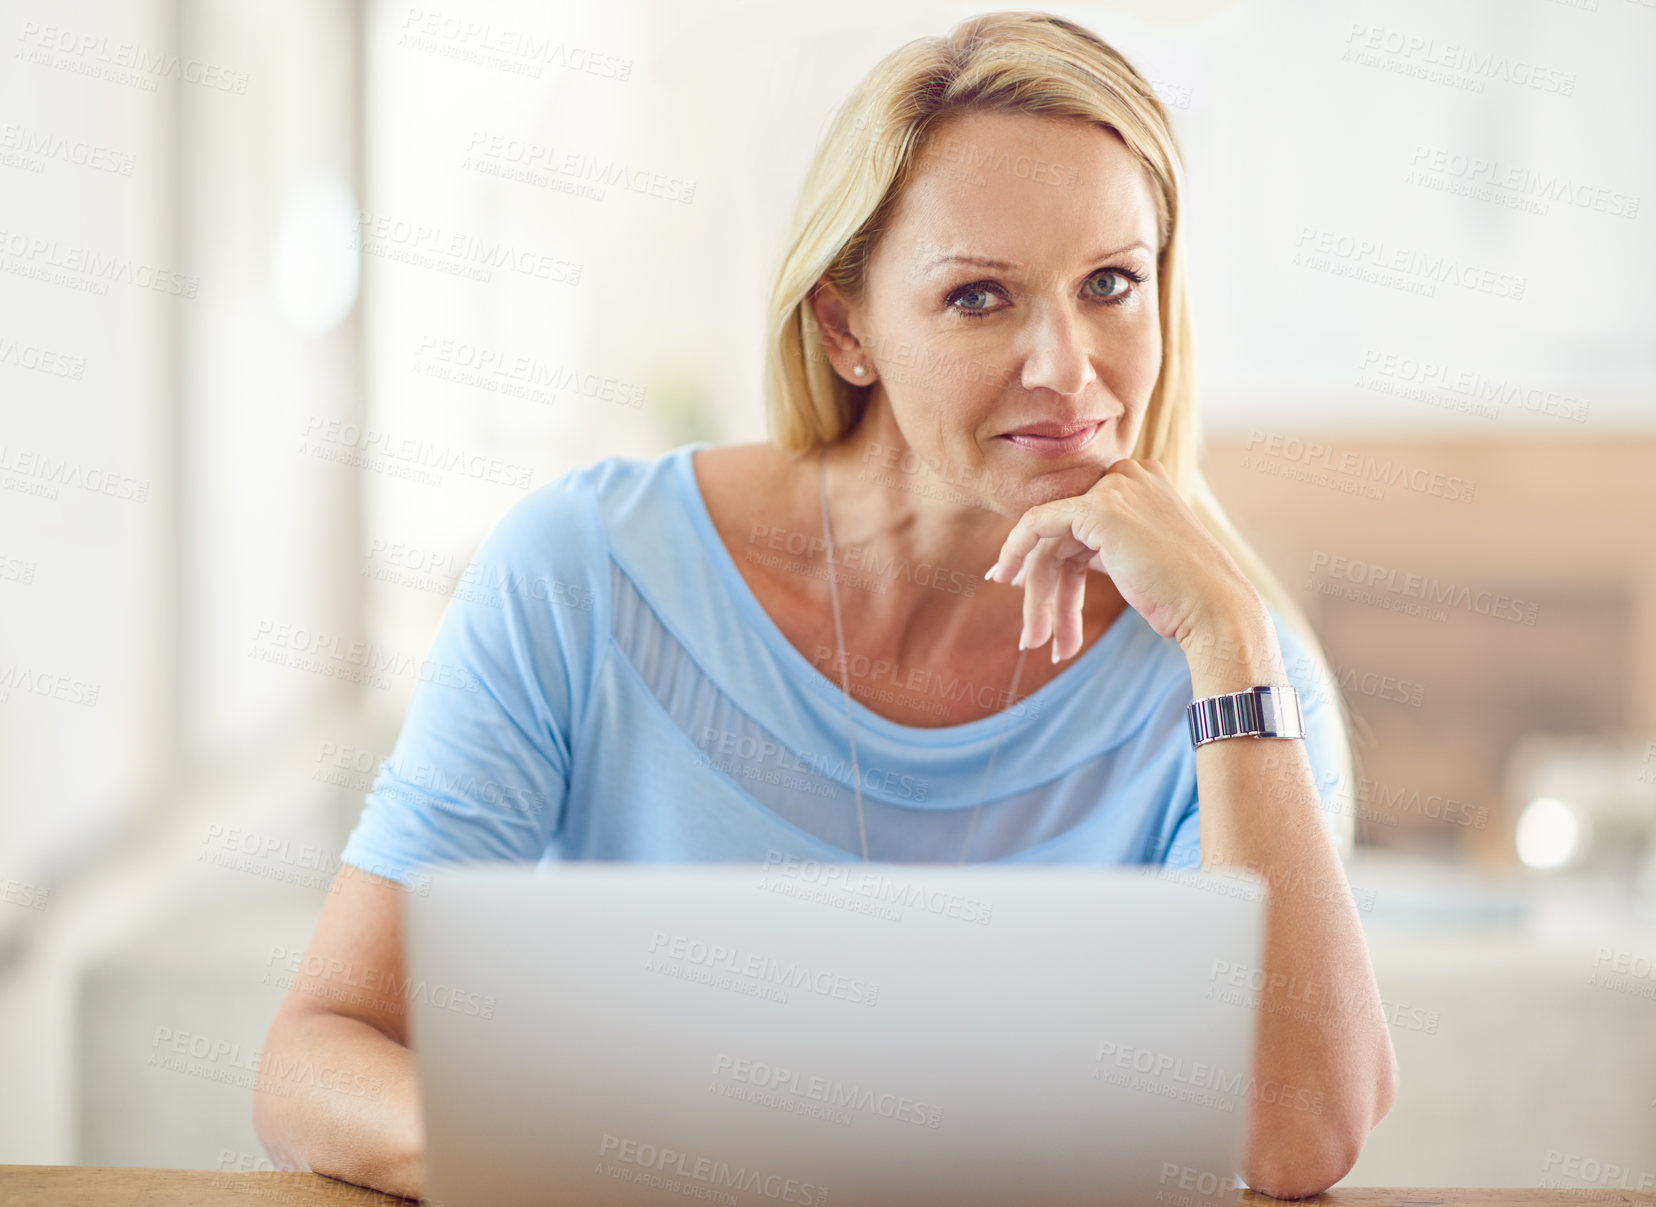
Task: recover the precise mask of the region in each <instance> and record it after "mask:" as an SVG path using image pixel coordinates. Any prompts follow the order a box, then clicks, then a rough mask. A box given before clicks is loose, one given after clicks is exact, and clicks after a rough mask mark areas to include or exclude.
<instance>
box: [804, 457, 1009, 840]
mask: <svg viewBox="0 0 1656 1207" xmlns="http://www.w3.org/2000/svg"><path fill="white" fill-rule="evenodd" d="M820 477H821V495H822V543H823V545H824V546H825V552H826V554H827V557H828V598H829V599H830V600H831V601H832V603H833V605H834V641H835V642H836V643H837V644H838V646H839V672H840V691H841V692H842V693H843V694H844V696H845V734H846V738H847V740H848V741H849V743H850V746H851V786H852V789H853V790H854V791H855V792H856V794H857V837H858V839H859V841H860V842H861V843H862V857H863V862H864V863H867V862H869V859H868V823H867V820H866V818H865V817H864V816H863V799H862V772H861V770H860V769H859V768H858V766H857V727H856V724H855V723H854V722H853V721H852V719H851V680H850V660H849V659H847V658H846V656H845V626H844V623H843V622H842V621H841V619H840V602H839V584H838V582H837V581H836V579H835V576H834V532H833V528H832V526H831V525H830V524H829V523H828V446H827V445H823V446H822V473H821V475H820ZM1028 652H1029V651H1028V650H1019V651H1018V662H1017V665H1016V666H1014V667H1013V668H1012V686H1011V687H1010V688H1008V689H1007V708H1006V709H1004V710H1003V712H1002V718H1001V725H1000V728H999V729H998V730H997V731H996V732H995V744H994V745H993V746H992V747H990V749H989V765H988V766H987V767H985V768H984V769H983V784H982V786H981V788H980V789H979V791H978V799H977V804H975V805H973V806H972V820H971V822H970V823H969V824H968V825H967V827H966V841H965V842H963V843H962V844H961V847H960V859H959V862H960V863H965V862H966V852H967V851H969V850H970V849H971V846H972V835H973V834H975V833H976V832H977V823H978V815H979V813H980V812H981V811H982V809H983V800H984V797H986V796H987V795H988V794H989V777H990V776H991V775H993V774H994V770H995V756H996V755H998V754H999V753H1000V744H1001V737H1002V735H1004V734H1005V732H1006V726H1007V723H1008V722H1009V721H1010V720H1011V716H1012V709H1011V705H1012V703H1014V702H1015V701H1016V700H1017V698H1018V679H1019V678H1020V677H1021V676H1022V675H1023V664H1024V655H1025V654H1027V653H1028Z"/></svg>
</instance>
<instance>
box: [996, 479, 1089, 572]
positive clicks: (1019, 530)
mask: <svg viewBox="0 0 1656 1207" xmlns="http://www.w3.org/2000/svg"><path fill="white" fill-rule="evenodd" d="M1075 507H1076V500H1075V499H1059V500H1057V501H1055V502H1052V503H1044V504H1041V505H1040V506H1038V507H1032V508H1030V509H1029V510H1028V511H1026V512H1024V514H1023V516H1022V518H1020V519H1019V520H1018V522H1017V523H1016V524H1015V525H1014V526H1013V528H1012V531H1011V532H1009V533H1007V534H1006V540H1005V541H1004V542H1002V544H1001V551H1000V557H999V558H997V559H996V560H995V564H994V565H993V566H991V567H989V572H988V573H987V574H985V575H984V576H983V577H984V578H986V579H988V580H989V581H990V582H996V583H1010V582H1011V581H1012V580H1013V579H1014V578H1015V577H1016V576H1017V574H1018V572H1019V571H1020V570H1021V569H1022V568H1023V564H1024V562H1025V561H1026V560H1028V558H1029V555H1030V553H1031V552H1032V551H1033V550H1034V549H1035V548H1036V547H1037V546H1039V545H1040V544H1041V542H1042V541H1044V540H1047V539H1048V538H1058V539H1059V540H1061V541H1062V542H1063V543H1064V544H1066V545H1071V546H1074V547H1076V548H1080V547H1082V546H1081V542H1080V541H1078V540H1076V539H1075V535H1074V534H1073V533H1072V532H1071V531H1070V524H1071V523H1072V522H1073V521H1074V519H1075ZM1062 552H1063V553H1064V554H1065V555H1066V556H1067V555H1068V553H1069V552H1070V550H1069V549H1064V550H1062Z"/></svg>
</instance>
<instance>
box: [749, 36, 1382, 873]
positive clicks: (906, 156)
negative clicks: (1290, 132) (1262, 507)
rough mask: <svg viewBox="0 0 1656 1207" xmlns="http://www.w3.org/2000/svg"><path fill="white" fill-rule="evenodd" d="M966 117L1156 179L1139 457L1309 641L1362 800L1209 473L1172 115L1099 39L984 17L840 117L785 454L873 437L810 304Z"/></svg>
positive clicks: (905, 51)
mask: <svg viewBox="0 0 1656 1207" xmlns="http://www.w3.org/2000/svg"><path fill="white" fill-rule="evenodd" d="M966 112H1014V113H1026V114H1036V115H1041V116H1049V117H1054V118H1081V119H1084V120H1089V121H1092V122H1095V123H1098V124H1100V125H1103V126H1107V127H1109V128H1110V129H1112V130H1114V131H1115V132H1116V134H1118V135H1119V136H1120V138H1121V139H1122V141H1123V142H1124V143H1125V144H1126V145H1127V148H1128V149H1129V150H1130V151H1132V153H1133V154H1134V156H1135V157H1136V158H1137V159H1138V160H1139V162H1140V163H1142V164H1143V165H1144V167H1145V168H1146V169H1147V171H1148V173H1149V175H1150V180H1151V183H1152V186H1153V192H1154V193H1155V196H1156V209H1157V218H1158V221H1159V225H1160V228H1161V229H1160V235H1161V248H1160V251H1159V253H1158V274H1157V275H1158V277H1159V280H1160V282H1161V291H1160V319H1161V331H1162V348H1163V352H1162V364H1161V375H1160V377H1159V378H1158V379H1157V381H1156V385H1155V388H1154V389H1153V390H1152V391H1151V394H1150V400H1149V403H1148V405H1147V406H1146V408H1145V412H1144V420H1143V423H1142V425H1141V426H1140V430H1139V435H1138V441H1137V444H1136V446H1135V448H1134V450H1133V456H1134V457H1135V458H1143V457H1154V458H1156V459H1157V460H1159V461H1161V462H1162V464H1163V465H1165V466H1166V467H1167V472H1168V474H1169V476H1170V477H1171V478H1172V479H1173V481H1174V483H1175V484H1176V485H1177V486H1178V489H1179V491H1180V493H1181V494H1182V495H1183V497H1184V499H1185V501H1186V502H1187V503H1188V504H1189V505H1190V508H1191V510H1192V511H1194V512H1195V514H1196V515H1197V516H1198V517H1200V519H1201V520H1202V522H1203V523H1204V524H1206V525H1207V527H1208V530H1209V531H1210V532H1212V534H1213V535H1214V537H1215V538H1216V539H1217V540H1218V541H1219V542H1220V543H1221V544H1222V545H1223V546H1224V547H1225V548H1226V549H1227V550H1228V551H1229V552H1230V554H1231V556H1232V557H1233V558H1235V559H1236V563H1237V565H1238V566H1240V567H1241V569H1242V571H1243V572H1244V573H1245V574H1246V575H1247V576H1248V578H1249V580H1250V581H1251V582H1252V583H1253V585H1254V587H1255V589H1256V590H1257V591H1258V592H1259V594H1260V596H1261V597H1262V598H1263V599H1264V600H1265V602H1266V603H1267V604H1269V605H1270V606H1271V607H1273V608H1274V609H1276V611H1277V613H1278V615H1279V616H1281V617H1282V619H1283V620H1284V621H1285V622H1286V623H1287V624H1289V625H1290V626H1292V627H1293V628H1294V630H1295V631H1296V633H1297V634H1298V635H1299V636H1300V637H1302V638H1303V639H1304V641H1305V642H1306V645H1307V648H1308V650H1309V651H1310V653H1311V656H1312V661H1313V666H1312V667H1311V668H1310V669H1311V671H1312V673H1313V677H1314V678H1315V679H1316V681H1317V683H1318V689H1319V691H1322V692H1326V693H1327V695H1328V696H1329V698H1330V700H1331V702H1332V703H1333V704H1334V706H1335V707H1336V709H1337V710H1338V713H1339V718H1340V731H1341V736H1342V737H1343V738H1344V741H1343V742H1341V743H1340V749H1339V750H1338V752H1337V755H1336V758H1337V763H1338V766H1337V768H1336V771H1337V773H1338V775H1339V777H1340V781H1339V782H1340V786H1341V788H1342V789H1346V790H1349V789H1348V787H1347V786H1349V785H1350V783H1351V740H1350V720H1349V713H1348V710H1347V708H1346V705H1345V701H1344V699H1343V698H1342V695H1341V692H1340V690H1339V684H1338V681H1337V680H1336V679H1335V678H1334V676H1333V674H1332V672H1331V670H1330V667H1329V664H1328V659H1327V656H1326V655H1325V654H1324V652H1323V649H1322V643H1321V642H1320V641H1318V639H1317V636H1316V633H1315V632H1314V631H1313V630H1312V628H1311V624H1310V621H1309V620H1308V619H1307V618H1306V616H1305V614H1304V612H1303V611H1302V610H1301V609H1300V607H1299V606H1298V604H1296V603H1295V602H1294V600H1293V598H1292V597H1291V596H1290V595H1289V594H1288V592H1287V591H1286V590H1285V589H1284V588H1283V586H1282V584H1281V582H1279V581H1278V579H1277V577H1276V575H1274V574H1273V573H1272V572H1271V570H1270V568H1269V567H1268V566H1266V564H1265V562H1264V560H1263V559H1261V558H1260V556H1259V555H1258V554H1257V553H1256V552H1255V551H1254V550H1253V548H1252V547H1251V546H1250V545H1249V544H1248V542H1247V541H1246V540H1244V539H1243V537H1242V535H1241V534H1240V533H1239V532H1237V530H1236V528H1235V526H1234V525H1233V524H1232V523H1231V521H1230V519H1229V517H1227V516H1226V515H1225V511H1224V508H1223V507H1221V506H1220V504H1219V501H1218V499H1217V498H1216V497H1215V496H1214V494H1213V492H1212V490H1211V489H1210V487H1209V486H1208V483H1207V480H1206V478H1205V477H1204V475H1203V474H1202V470H1201V465H1200V463H1199V461H1198V459H1197V455H1198V452H1199V450H1200V447H1201V424H1200V419H1199V415H1198V412H1197V407H1196V391H1195V381H1194V378H1193V375H1192V370H1193V367H1194V366H1193V359H1194V350H1193V346H1192V340H1191V313H1190V295H1189V293H1188V291H1187V287H1186V282H1185V264H1184V245H1183V241H1182V238H1181V236H1180V225H1179V213H1180V210H1179V202H1180V183H1181V179H1182V170H1181V163H1180V157H1179V152H1178V147H1177V145H1176V143H1175V142H1174V138H1173V130H1172V127H1171V125H1170V124H1169V122H1168V117H1167V111H1166V109H1165V108H1164V107H1163V106H1162V103H1161V101H1160V99H1158V98H1157V96H1156V94H1155V93H1154V92H1153V91H1152V90H1151V88H1150V85H1149V84H1148V83H1147V82H1146V81H1145V79H1144V77H1143V76H1141V75H1140V74H1139V73H1138V72H1137V71H1136V70H1135V69H1134V68H1133V66H1132V65H1131V64H1130V63H1128V61H1127V60H1126V59H1125V58H1123V57H1122V55H1121V54H1120V53H1119V52H1117V51H1116V50H1115V49H1114V48H1113V47H1111V46H1110V45H1108V44H1107V43H1106V42H1105V41H1104V40H1103V39H1102V38H1100V37H1099V36H1098V35H1097V34H1095V33H1093V32H1091V31H1090V30H1087V29H1085V28H1083V27H1081V26H1080V25H1077V24H1075V23H1073V22H1071V21H1068V20H1065V19H1064V18H1062V17H1057V16H1053V15H1051V14H1048V13H1040V12H996V13H985V14H982V15H980V16H976V17H971V18H969V19H967V20H964V21H962V22H960V23H959V24H958V25H956V26H955V27H954V29H952V30H951V31H950V32H949V33H948V35H947V36H945V37H928V38H918V39H916V40H914V41H912V42H909V43H907V44H906V45H904V46H901V47H899V48H898V49H897V50H895V51H893V52H892V53H891V54H889V55H887V56H886V58H884V59H883V60H881V62H880V63H879V64H877V65H876V66H875V67H874V69H873V70H872V71H870V72H869V73H868V75H867V77H865V78H864V80H863V81H862V83H861V84H860V85H858V87H857V88H856V89H855V90H854V91H853V92H852V93H851V95H850V96H849V97H848V98H846V100H845V101H844V103H843V104H841V106H840V107H839V108H838V109H837V110H836V111H835V113H834V114H833V116H832V118H831V119H830V121H829V125H828V128H827V130H826V131H825V132H824V135H823V138H822V141H821V143H820V144H819V145H818V147H817V151H816V155H815V158H814V160H813V161H812V163H811V167H810V170H809V172H808V174H807V176H806V179H805V183H804V186H803V188H802V189H801V192H800V197H799V202H798V205H797V208H796V209H795V212H794V217H793V222H792V225H791V228H790V231H789V235H788V238H787V240H786V242H785V244H784V247H785V251H784V254H783V257H782V263H781V266H780V268H779V270H778V272H777V275H776V280H775V283H774V285H773V287H772V290H771V296H770V303H769V307H768V314H769V318H770V328H769V331H768V332H767V338H766V365H765V395H766V414H767V419H768V422H769V428H770V436H771V439H772V441H773V442H774V443H776V444H777V445H779V446H780V447H781V448H782V449H783V450H784V451H786V452H789V453H792V454H795V455H803V454H806V453H809V452H812V451H814V450H816V449H817V448H820V447H821V446H822V445H824V444H833V443H835V442H837V441H839V440H840V439H842V438H843V437H845V436H846V435H847V434H849V433H850V432H851V431H852V430H853V429H854V428H855V427H856V426H857V424H858V423H859V422H861V420H862V416H863V413H864V411H865V410H866V408H867V404H868V396H869V394H868V392H869V390H870V389H871V387H869V386H856V385H852V384H850V383H849V382H847V381H845V380H844V379H843V378H842V377H840V376H839V375H838V374H837V373H835V372H834V370H833V368H832V366H831V365H830V364H829V363H828V361H827V359H826V358H825V357H824V356H823V355H821V351H820V350H821V334H820V331H819V328H818V324H817V319H816V314H815V311H814V310H813V308H812V306H811V304H810V294H811V292H812V289H813V287H814V286H815V285H816V284H817V282H818V281H820V280H823V279H826V280H828V281H830V282H832V283H833V284H834V285H836V286H838V287H839V288H840V290H841V291H842V292H843V293H844V294H845V295H846V296H847V297H852V298H856V297H859V296H861V294H862V287H863V284H864V280H865V277H866V272H867V266H868V263H869V258H870V256H871V255H872V253H873V251H874V248H875V246H876V244H877V243H878V241H879V238H880V236H881V234H882V232H883V231H884V230H885V229H886V228H887V227H888V226H889V224H890V218H891V216H892V213H893V211H894V210H895V208H896V205H897V202H898V199H899V198H900V197H901V195H902V191H903V188H904V186H905V185H906V183H907V182H908V180H909V178H910V177H911V176H912V175H913V173H914V171H915V170H916V164H917V160H918V158H919V155H920V153H921V152H922V151H923V149H924V148H925V146H926V143H927V139H928V138H929V136H930V135H931V133H932V132H933V130H934V129H935V128H936V127H938V126H939V125H940V124H941V123H942V122H943V121H944V120H945V119H947V118H950V117H956V116H959V115H961V114H963V113H966ZM1320 787H1321V786H1320V785H1319V788H1320ZM1337 817H1338V822H1337V835H1338V839H1339V845H1340V848H1341V849H1342V850H1343V851H1348V850H1349V849H1350V847H1351V840H1352V834H1351V830H1352V817H1351V811H1350V810H1348V809H1341V810H1340V811H1339V812H1338V814H1337Z"/></svg>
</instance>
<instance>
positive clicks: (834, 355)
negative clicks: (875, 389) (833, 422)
mask: <svg viewBox="0 0 1656 1207" xmlns="http://www.w3.org/2000/svg"><path fill="white" fill-rule="evenodd" d="M806 298H807V300H808V301H809V302H810V304H811V311H812V313H814V314H815V315H816V320H817V328H818V330H819V332H820V333H821V336H822V355H823V356H824V357H826V358H827V360H828V363H829V364H831V365H833V366H834V371H835V372H836V373H838V374H839V375H840V376H841V377H842V378H844V379H845V380H846V381H848V382H849V383H851V384H852V385H854V386H866V385H869V384H870V383H871V382H873V380H874V364H873V361H872V360H870V359H869V356H868V354H867V353H866V352H865V351H863V347H862V342H861V341H860V340H859V339H858V338H857V337H856V336H855V335H854V334H852V332H851V305H850V303H849V302H847V301H846V299H845V295H844V294H843V293H841V292H840V290H839V287H838V286H837V285H835V284H834V283H833V282H832V281H828V280H819V281H818V282H817V283H816V284H815V285H813V286H811V291H810V293H808V294H807V295H806Z"/></svg>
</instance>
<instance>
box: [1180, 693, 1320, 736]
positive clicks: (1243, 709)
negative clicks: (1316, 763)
mask: <svg viewBox="0 0 1656 1207" xmlns="http://www.w3.org/2000/svg"><path fill="white" fill-rule="evenodd" d="M1185 716H1186V719H1187V720H1188V721H1189V723H1190V744H1191V746H1192V747H1193V748H1194V747H1198V746H1204V745H1206V744H1207V743H1209V742H1216V741H1218V740H1219V739H1221V738H1303V737H1304V736H1305V718H1304V716H1303V714H1302V713H1301V712H1300V701H1299V693H1298V692H1297V691H1295V690H1294V689H1293V688H1292V687H1279V686H1276V685H1272V684H1265V685H1261V686H1258V687H1250V688H1249V689H1248V690H1246V691H1240V692H1226V693H1224V694H1222V695H1217V696H1204V697H1203V698H1202V699H1200V700H1193V701H1192V702H1191V704H1190V707H1189V709H1188V710H1187V711H1186V713H1185Z"/></svg>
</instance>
